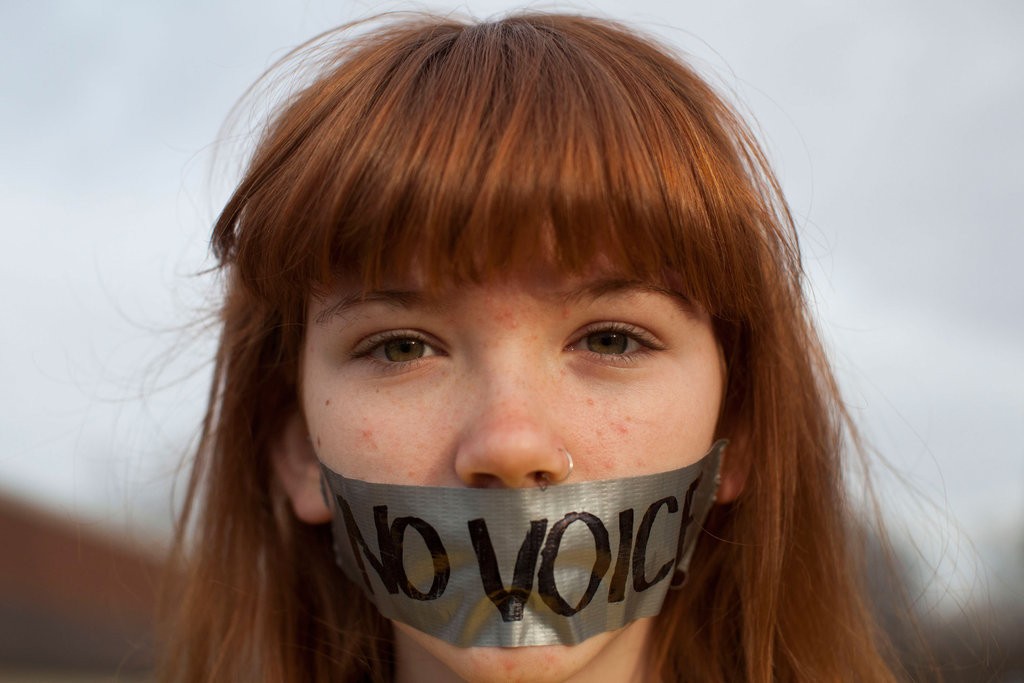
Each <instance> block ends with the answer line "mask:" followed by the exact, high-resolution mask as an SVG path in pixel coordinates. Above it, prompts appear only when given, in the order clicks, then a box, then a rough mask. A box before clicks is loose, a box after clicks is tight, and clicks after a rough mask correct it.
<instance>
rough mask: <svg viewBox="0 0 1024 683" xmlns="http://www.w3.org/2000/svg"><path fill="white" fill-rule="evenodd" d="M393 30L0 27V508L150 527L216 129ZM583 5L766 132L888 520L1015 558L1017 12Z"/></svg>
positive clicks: (215, 176) (487, 10)
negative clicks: (279, 77)
mask: <svg viewBox="0 0 1024 683" xmlns="http://www.w3.org/2000/svg"><path fill="white" fill-rule="evenodd" d="M410 6H411V5H409V4H408V3H394V2H391V3H369V2H361V3H351V2H325V1H323V0H306V1H305V2H293V3H288V2H275V3H271V2H256V1H248V2H222V3H206V2H198V1H192V2H180V1H176V2H170V1H169V0H168V1H166V2H145V3H131V2H127V1H126V2H98V1H94V2H45V3H3V4H2V5H0V65H2V66H0V93H2V100H0V101H2V106H0V206H2V207H3V213H2V216H0V231H2V238H3V239H2V248H0V287H2V291H3V298H2V303H0V307H2V308H0V311H2V319H3V323H2V325H0V351H2V353H0V381H2V387H3V389H2V393H0V415H2V417H0V491H3V492H6V493H7V494H11V495H16V496H19V497H21V498H26V499H29V500H31V501H35V502H38V503H39V504H41V505H44V506H47V507H49V508H51V509H52V510H54V511H56V512H57V513H59V514H66V515H74V516H76V517H78V518H80V519H84V520H86V521H87V522H88V523H95V524H96V525H97V526H100V527H104V528H109V529H114V530H118V532H120V531H121V530H123V529H125V528H133V529H135V530H136V531H139V530H142V531H143V532H148V530H151V529H154V528H161V527H163V526H166V523H167V520H168V519H169V505H168V503H167V500H168V493H167V492H168V491H169V490H170V485H171V482H172V480H173V474H174V469H175V467H176V465H177V463H178V461H179V460H180V458H181V456H182V455H183V454H184V453H185V452H187V450H188V447H189V443H190V439H191V438H192V437H193V435H194V432H195V431H196V426H197V425H198V421H199V419H200V416H201V414H202V411H203V407H204V402H205V391H206V384H207V382H208V374H209V364H208V359H209V357H210V356H211V354H212V348H213V346H212V344H213V335H212V334H211V333H210V331H209V330H205V329H203V328H202V327H201V326H200V325H196V324H195V322H196V321H197V320H198V319H199V318H200V316H201V312H202V310H203V307H204V305H205V304H206V302H208V301H210V296H211V287H212V283H211V282H210V281H209V280H208V279H203V278H199V277H194V276H193V274H194V273H197V272H199V271H201V270H202V269H203V268H204V267H207V266H209V265H210V262H209V261H208V260H207V254H206V247H207V235H208V231H209V226H210V224H211V220H212V217H213V216H214V215H215V213H216V209H217V206H218V204H219V203H220V202H222V201H223V200H224V198H225V194H224V193H225V191H226V190H227V188H228V186H229V184H230V182H231V180H232V178H231V177H230V176H229V175H228V176H226V175H224V174H221V173H212V174H211V161H212V160H211V149H212V145H213V143H214V142H215V141H216V140H217V138H218V135H219V129H220V126H221V123H222V122H223V121H224V119H225V117H226V115H227V113H228V110H229V109H230V107H231V106H232V104H233V103H234V102H235V101H236V100H237V99H238V97H239V96H240V95H241V94H242V92H243V90H244V89H245V88H246V86H247V85H249V84H250V83H251V82H252V81H253V80H255V79H256V78H257V77H258V76H259V75H260V73H261V72H262V71H263V70H264V69H265V68H266V67H267V66H269V65H270V63H271V62H272V61H273V60H274V59H275V58H277V57H280V56H281V55H282V54H283V53H284V52H285V51H286V50H287V49H288V48H289V47H292V46H294V45H295V44H297V43H298V42H300V41H302V40H304V39H306V38H308V37H310V36H312V35H313V34H315V33H318V32H319V31H322V30H324V29H326V28H329V27H331V26H334V25H337V24H339V23H343V22H345V21H348V20H350V19H353V18H355V17H359V16H365V15H367V14H370V13H372V12H374V11H377V10H381V9H396V8H399V9H400V8H408V7H410ZM418 6H419V7H428V8H429V7H433V8H440V9H443V10H450V9H453V8H454V9H463V10H465V9H466V8H468V9H469V10H470V11H471V12H472V13H473V14H475V15H477V16H488V15H491V14H494V13H496V12H501V11H503V10H505V9H508V8H511V7H515V6H516V5H512V4H510V3H506V2H469V3H466V4H462V5H458V6H456V5H441V4H436V3H433V4H432V3H425V4H422V5H418ZM533 6H534V7H541V8H547V7H549V6H548V5H537V4H535V5H533ZM562 7H565V6H564V5H563V6H562ZM624 7H628V9H624ZM572 8H575V9H577V10H579V11H582V12H586V13H595V14H601V15H606V16H612V17H615V18H619V19H623V20H626V21H629V22H631V23H633V24H634V25H637V26H639V27H641V28H643V29H645V30H647V31H652V32H655V33H657V34H659V35H660V36H662V37H663V38H664V39H665V40H668V41H671V42H672V43H673V44H675V45H677V46H679V47H680V48H681V49H682V50H684V51H685V52H686V53H688V54H689V55H691V59H692V61H693V63H694V64H695V65H697V66H698V68H699V69H700V70H701V71H702V72H705V73H707V74H710V75H712V76H713V78H715V79H716V80H717V82H718V83H719V84H720V85H721V86H722V87H723V88H725V89H727V90H729V91H731V92H732V93H733V96H734V98H735V99H737V100H738V101H739V102H740V104H741V107H742V108H744V110H745V111H747V112H748V113H749V114H751V115H752V116H753V117H754V118H755V119H756V123H757V126H758V127H759V130H760V133H761V135H762V139H763V140H764V142H765V144H766V146H767V149H768V151H769V155H770V157H771V158H772V160H773V162H774V164H775V166H776V169H777V171H778V173H779V175H780V177H781V179H782V182H783V186H784V189H785V191H786V193H787V196H788V198H789V199H790V201H791V203H792V206H793V209H794V211H795V214H796V216H797V220H798V223H799V225H800V227H801V233H802V239H803V248H804V253H805V259H806V265H807V269H808V272H809V274H810V276H811V284H812V295H813V299H814V301H815V305H816V307H817V313H818V317H819V321H820V325H821V327H822V329H823V333H824V335H825V337H826V339H827V340H828V342H829V344H830V347H831V349H832V352H833V355H834V359H835V364H836V367H837V369H838V371H839V374H840V377H841V379H842V382H843V385H844V387H845V389H846V392H847V399H848V402H849V404H850V406H851V409H852V411H853V413H854V414H855V416H856V417H857V419H858V421H859V422H860V424H861V425H862V427H863V428H864V430H865V433H866V435H867V436H868V437H869V440H870V441H871V443H872V444H873V445H874V446H875V448H876V449H877V450H878V451H879V452H881V453H882V454H883V455H884V457H885V458H886V459H887V461H888V462H890V463H891V464H892V466H893V467H894V469H895V474H893V473H888V472H886V471H884V470H883V471H879V473H878V476H879V479H880V480H881V482H880V486H881V490H882V493H883V502H884V503H885V504H886V505H887V506H888V508H887V509H888V510H889V511H890V512H889V515H890V517H891V518H892V519H893V520H894V521H896V522H897V523H899V524H903V523H905V524H907V525H908V526H909V528H910V529H911V530H912V532H913V533H915V534H924V533H927V534H929V537H930V538H932V539H933V540H932V541H930V542H931V543H932V544H933V545H934V544H936V543H938V544H940V545H941V544H945V546H946V554H947V556H954V559H955V558H956V557H964V556H966V555H968V554H969V553H968V552H967V551H965V550H963V549H962V546H964V545H966V543H967V542H968V541H969V542H973V543H974V544H976V545H977V546H978V547H979V548H980V549H981V551H982V554H983V555H984V557H985V558H986V562H989V563H994V564H999V563H1005V562H1007V561H1008V560H1007V558H1012V557H1013V555H1012V553H1013V552H1016V553H1017V557H1018V558H1019V557H1020V554H1021V552H1022V550H1021V548H1022V547H1024V541H1022V538H1024V274H1022V271H1024V264H1022V263H1021V256H1022V254H1024V208H1022V207H1024V168H1022V159H1024V133H1022V130H1024V39H1022V36H1024V3H1021V2H1019V0H1002V1H992V2H974V3H964V2H948V1H934V0H929V1H927V2H926V1H924V0H918V1H916V2H909V1H907V2H900V3H892V2H880V1H878V2H858V3H856V4H854V3H844V4H843V6H839V4H838V3H805V2H792V1H787V2H774V3H757V2H745V3H740V2H721V1H714V2H712V1H711V0H706V1H705V2H700V3H698V2H684V1H680V0H675V1H673V2H655V1H654V0H631V1H630V2H628V3H613V2H592V3H577V4H575V5H573V6H572ZM897 478H899V479H902V480H904V483H896V480H897ZM907 485H909V486H911V487H912V488H915V489H917V490H918V492H919V493H918V494H917V497H916V498H915V497H913V496H908V495H906V493H905V488H906V486H907ZM922 499H924V500H930V501H932V502H933V503H935V504H936V506H937V507H936V508H929V507H928V506H927V505H925V506H924V507H922V506H921V505H919V504H918V503H915V502H914V501H920V500H922ZM908 501H909V502H908ZM958 527H959V528H962V533H960V532H958V531H957V530H956V529H957V528H958ZM934 539H938V540H937V541H936V540H934ZM927 543H928V542H925V544H927ZM1008 548H1009V549H1010V550H1008ZM967 564H969V563H967ZM960 570H961V571H963V570H964V563H963V562H961V563H960ZM967 571H970V569H969V568H968V569H967Z"/></svg>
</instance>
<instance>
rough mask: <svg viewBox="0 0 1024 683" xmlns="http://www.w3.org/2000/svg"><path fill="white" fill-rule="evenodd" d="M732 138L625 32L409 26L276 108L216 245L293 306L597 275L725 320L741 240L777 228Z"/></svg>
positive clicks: (741, 262) (544, 22)
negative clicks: (677, 297) (352, 291)
mask: <svg viewBox="0 0 1024 683" xmlns="http://www.w3.org/2000/svg"><path fill="white" fill-rule="evenodd" d="M596 34H607V35H602V36H600V37H601V38H602V40H596ZM609 36H610V37H611V38H612V39H613V40H612V41H609V40H607V38H608V37H609ZM619 42H626V43H629V45H628V48H629V49H628V50H626V49H616V47H615V46H616V45H617V43H619ZM609 46H611V47H609ZM370 84H373V85H372V87H371V85H370ZM695 101H702V102H707V101H711V102H713V103H716V104H717V107H711V108H708V107H706V106H705V107H704V108H703V109H702V108H700V107H697V106H694V104H693V103H694V102H695ZM735 127H736V121H735V119H734V118H733V117H732V116H731V112H730V111H729V109H728V108H727V107H726V105H724V103H722V102H721V100H719V99H718V98H717V97H715V96H713V94H712V93H711V92H710V90H709V89H708V88H707V86H706V85H704V83H703V81H701V79H700V78H699V77H698V76H697V75H696V74H694V73H692V72H691V71H689V70H688V69H687V68H686V67H684V66H682V65H681V64H679V63H678V62H676V61H674V60H672V59H670V58H668V57H666V56H665V55H664V54H663V53H662V52H661V51H659V50H656V49H654V48H652V47H651V46H650V45H649V44H648V43H646V42H644V41H641V40H638V39H637V38H636V37H635V36H633V35H632V34H630V33H628V32H626V31H625V30H623V29H621V28H620V27H618V26H617V25H615V24H611V23H602V24H595V23H594V22H592V21H591V22H581V21H579V20H578V18H575V17H565V16H561V17H544V16H540V17H537V16H536V15H533V16H530V17H511V18H506V19H504V20H501V21H498V22H490V23H483V24H477V25H462V24H458V23H454V22H453V23H446V24H440V25H434V26H433V27H432V29H431V30H430V31H429V32H424V31H422V30H421V27H419V26H418V25H416V24H411V25H410V24H409V23H403V24H401V25H397V26H395V27H394V28H393V29H392V30H391V32H390V33H386V34H385V35H384V36H383V39H382V37H381V35H377V36H376V40H374V41H373V42H372V43H366V44H362V45H360V44H358V43H356V44H354V45H353V47H352V48H351V49H350V50H349V51H348V52H346V53H344V54H342V55H340V57H339V62H338V64H337V65H336V66H334V67H333V70H332V71H331V72H329V73H327V74H326V75H325V76H323V77H322V78H321V80H320V81H319V82H318V84H317V86H316V87H315V88H309V89H307V90H306V91H304V92H302V93H300V94H299V96H298V97H297V98H296V99H295V100H294V101H293V102H292V103H291V104H290V106H289V107H288V108H286V109H285V110H284V111H283V112H282V113H281V114H280V115H279V117H278V119H277V121H276V123H275V124H274V126H273V127H272V128H271V129H270V131H269V132H268V135H267V136H266V138H265V140H264V141H263V143H262V144H261V149H260V151H259V152H258V153H257V157H256V159H255V163H253V164H252V166H251V169H250V178H247V179H246V180H245V181H244V182H243V184H242V186H240V187H239V190H238V191H237V192H236V195H235V197H234V198H233V200H232V203H231V204H229V206H228V208H227V209H225V213H224V214H223V215H222V216H221V223H220V224H219V226H218V227H219V231H218V235H219V239H218V240H217V242H216V243H217V245H218V246H219V247H220V252H219V253H221V254H222V255H223V254H231V253H235V258H234V260H235V263H236V266H237V268H238V270H239V271H240V276H241V278H242V280H243V281H244V282H246V283H248V284H250V285H251V286H252V287H253V288H254V289H255V291H256V292H257V293H258V294H261V295H263V297H264V298H266V299H271V300H273V299H277V301H276V302H275V303H276V304H277V305H282V306H287V305H291V302H294V300H295V298H296V297H302V298H305V297H306V296H308V293H309V291H310V287H317V286H320V287H323V286H329V285H330V283H331V282H333V281H336V280H339V279H340V280H344V281H348V282H357V283H361V284H362V285H363V286H364V287H365V288H367V289H371V288H376V287H379V286H381V285H382V284H383V283H385V282H387V281H394V280H396V279H403V278H407V277H409V275H410V274H411V273H415V274H416V275H417V277H418V279H422V281H423V285H424V286H426V287H428V288H431V287H439V286H443V285H448V284H457V283H460V282H466V281H472V282H479V281H482V280H486V279H488V278H492V277H495V276H501V275H505V276H507V275H509V274H511V273H516V272H524V271H528V270H529V269H532V268H537V267H539V266H543V267H554V268H556V269H558V270H560V271H563V272H566V273H568V274H584V273H585V272H586V271H587V270H588V269H592V268H594V267H595V266H599V267H601V268H603V269H605V270H612V271H614V272H616V273H618V274H621V275H623V276H625V277H630V278H635V279H643V280H648V281H657V282H660V283H664V284H667V285H669V286H671V287H672V288H674V289H677V290H680V291H681V292H682V293H683V294H685V295H686V296H688V297H690V298H692V299H693V300H695V301H696V302H697V303H700V304H701V305H703V306H705V307H706V308H708V309H709V310H710V311H711V312H712V313H713V314H718V315H727V316H731V315H734V313H733V311H735V309H736V308H737V307H739V308H743V307H744V306H742V305H739V304H738V302H740V301H741V300H742V299H744V298H745V294H744V293H745V292H747V293H749V292H751V291H754V290H757V289H759V287H758V283H757V282H754V281H750V278H751V274H750V269H749V267H748V266H749V264H750V262H751V258H750V254H749V253H745V252H744V250H745V249H746V247H745V246H744V245H746V244H749V242H750V235H749V234H745V233H749V232H750V231H751V230H753V231H757V230H758V224H759V223H763V224H768V225H772V224H774V223H775V222H776V221H775V217H774V216H772V215H766V214H770V213H771V212H770V210H768V211H766V210H765V207H763V206H762V205H761V202H762V201H763V197H764V193H763V192H761V191H760V188H758V187H755V185H756V182H757V181H756V178H754V177H751V164H750V163H748V162H749V159H746V160H745V159H744V150H743V149H736V148H735V144H734V142H733V141H734V139H735V137H734V136H733V135H732V131H733V130H734V128H735ZM261 157H262V159H261ZM261 161H265V163H262V164H261ZM755 161H757V160H756V159H755ZM754 165H755V166H756V164H754ZM261 166H263V167H266V168H270V167H273V168H274V169H275V172H274V173H273V174H269V173H267V174H263V177H259V175H260V167H261ZM755 175H756V174H755ZM738 188H739V189H738ZM236 200H237V201H236ZM744 278H746V281H745V280H744ZM281 296H287V297H288V300H287V301H284V300H281V299H280V298H279V297H281Z"/></svg>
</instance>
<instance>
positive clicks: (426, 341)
mask: <svg viewBox="0 0 1024 683" xmlns="http://www.w3.org/2000/svg"><path fill="white" fill-rule="evenodd" d="M609 332H610V333H612V334H621V335H624V336H625V337H627V339H628V341H630V342H635V343H636V344H637V347H638V348H635V349H633V350H627V351H625V352H623V353H597V352H596V351H591V350H590V349H588V348H586V339H587V337H590V336H591V335H594V334H600V333H609ZM399 340H411V341H416V342H419V343H421V344H423V345H424V346H425V347H427V348H429V349H430V350H431V352H432V353H430V354H429V355H425V356H421V357H419V358H414V359H410V360H407V361H390V360H386V359H381V358H376V357H375V356H374V354H375V353H376V352H377V351H379V350H382V349H383V348H384V345H385V344H387V343H388V342H390V341H399ZM565 348H566V350H567V351H577V352H580V353H584V354H586V355H587V356H589V357H590V358H591V359H592V360H594V361H596V362H602V363H609V364H612V365H629V364H632V363H635V362H636V361H637V359H638V357H640V356H644V355H646V354H648V353H650V352H652V351H661V350H664V348H665V347H664V346H663V345H662V344H661V343H660V342H659V341H658V340H657V339H656V338H655V337H654V336H653V335H652V334H651V333H650V332H648V331H646V330H644V329H643V328H640V327H636V326H635V325H630V324H628V323H611V322H602V323H593V324H591V325H588V326H587V327H586V328H585V329H583V330H582V331H581V332H580V334H579V335H578V336H577V337H576V340H575V341H573V342H572V343H571V344H568V345H567V346H566V347H565ZM349 355H350V357H351V358H352V359H353V360H365V361H368V362H371V363H374V364H375V365H378V366H379V367H380V368H382V369H385V370H398V369H400V368H402V369H404V368H408V367H410V366H411V365H413V364H415V363H417V362H419V361H421V360H423V359H424V358H429V357H431V356H436V355H443V352H442V351H440V350H439V349H438V344H437V343H436V342H434V341H433V340H432V339H431V338H429V337H427V336H426V335H424V334H422V333H420V332H416V331H414V330H388V331H386V332H381V333H379V334H374V335H372V336H369V337H367V338H365V339H363V340H362V341H360V342H359V343H358V344H357V345H356V346H355V348H353V349H352V351H351V353H350V354H349Z"/></svg>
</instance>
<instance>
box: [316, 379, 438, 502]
mask: <svg viewBox="0 0 1024 683" xmlns="http://www.w3.org/2000/svg"><path fill="white" fill-rule="evenodd" d="M305 393H306V394H307V395H306V396H305V397H304V398H305V401H304V405H305V409H306V420H307V423H308V425H309V429H310V436H311V438H312V441H313V444H314V447H315V449H316V453H317V456H318V457H319V458H320V459H321V460H322V461H323V462H324V463H325V464H327V466H328V467H331V468H332V469H334V470H336V471H338V472H340V473H342V474H344V475H345V476H348V477H353V478H356V479H364V480H367V481H388V482H392V483H414V484H422V483H428V482H429V481H431V480H432V478H433V477H434V476H435V475H436V474H437V472H439V471H440V470H441V466H440V462H441V460H442V459H443V456H444V452H445V449H446V448H447V445H446V444H447V443H448V442H449V441H450V439H449V438H448V436H447V435H448V434H449V433H450V432H451V431H452V428H451V424H450V422H449V421H448V417H447V413H446V412H445V411H441V410H436V409H433V406H438V405H444V404H443V403H442V402H439V401H431V400H427V399H426V398H416V397H413V396H409V395H408V394H405V393H402V392H389V391H386V390H379V389H376V390H375V389H367V390H365V391H361V390H359V389H358V388H356V387H353V386H351V385H350V384H348V383H337V384H335V385H333V386H326V385H324V386H318V387H315V388H313V390H312V391H309V392H305Z"/></svg>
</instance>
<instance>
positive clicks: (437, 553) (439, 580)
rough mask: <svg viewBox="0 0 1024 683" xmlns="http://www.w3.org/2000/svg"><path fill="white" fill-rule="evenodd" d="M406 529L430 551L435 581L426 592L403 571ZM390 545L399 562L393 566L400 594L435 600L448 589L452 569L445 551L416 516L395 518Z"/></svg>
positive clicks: (431, 531) (439, 539)
mask: <svg viewBox="0 0 1024 683" xmlns="http://www.w3.org/2000/svg"><path fill="white" fill-rule="evenodd" d="M374 510H376V508H374ZM385 522H386V520H385ZM409 527H412V528H413V529H415V530H416V531H417V532H419V535H420V536H421V537H423V542H424V543H425V544H426V546H427V550H429V551H430V558H431V560H433V563H434V579H433V581H432V582H431V583H430V589H429V590H427V592H426V593H422V592H420V590H419V589H418V588H417V587H416V586H414V585H413V583H412V581H410V580H409V576H408V574H406V572H405V552H404V551H405V548H404V546H405V530H406V529H407V528H409ZM391 544H392V547H393V548H394V554H395V557H397V558H398V559H399V560H400V561H399V562H397V563H396V564H395V567H396V570H397V574H398V576H397V583H398V586H399V588H401V589H402V592H403V593H405V594H406V595H408V596H409V597H410V598H412V599H413V600H434V599H436V598H439V597H441V594H442V593H444V589H445V588H447V587H448V578H449V577H450V576H451V573H452V569H451V563H450V562H449V560H448V552H447V551H446V550H445V549H444V544H443V543H442V542H441V537H440V536H438V535H437V530H436V529H434V527H432V526H430V525H429V524H427V523H426V522H424V521H423V520H422V519H420V518H419V517H396V518H395V521H394V522H392V523H391Z"/></svg>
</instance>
